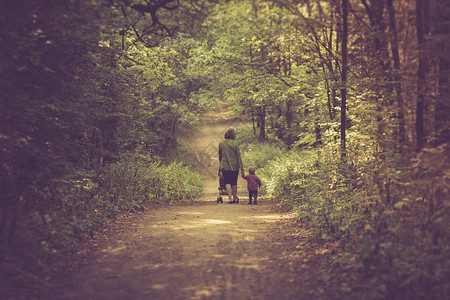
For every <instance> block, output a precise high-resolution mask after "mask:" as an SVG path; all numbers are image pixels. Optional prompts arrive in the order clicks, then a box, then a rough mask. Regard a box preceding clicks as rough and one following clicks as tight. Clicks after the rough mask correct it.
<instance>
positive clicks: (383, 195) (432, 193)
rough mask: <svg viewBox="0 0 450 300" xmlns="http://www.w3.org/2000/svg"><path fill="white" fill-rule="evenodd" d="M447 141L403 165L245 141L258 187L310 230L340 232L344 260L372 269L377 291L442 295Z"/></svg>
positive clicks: (329, 235)
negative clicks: (288, 206) (290, 209)
mask: <svg viewBox="0 0 450 300" xmlns="http://www.w3.org/2000/svg"><path fill="white" fill-rule="evenodd" d="M448 148H449V146H448V145H444V146H441V147H439V148H433V149H424V150H423V151H422V152H421V153H420V154H419V155H418V156H417V157H416V158H415V159H413V161H412V163H411V164H409V166H408V167H404V165H407V164H405V162H404V158H399V157H395V155H386V157H387V158H383V159H381V158H380V157H377V156H375V155H372V156H370V155H369V154H367V153H363V152H360V153H355V152H351V151H349V152H348V154H347V159H346V161H342V160H341V158H340V157H339V156H338V155H337V154H335V153H337V152H336V151H333V150H334V149H332V146H330V145H327V146H325V147H323V148H320V149H310V150H303V151H298V150H291V151H285V150H282V149H278V148H276V147H275V146H274V145H270V144H256V145H249V146H248V147H247V151H246V152H245V153H244V154H243V157H244V162H245V164H249V165H250V164H251V165H255V166H256V167H258V168H259V170H258V175H259V176H260V177H261V179H262V181H263V184H264V185H263V189H264V192H265V193H266V194H267V195H269V196H273V197H277V198H279V199H281V200H282V201H285V202H288V203H289V204H291V205H292V207H293V208H294V210H295V211H296V212H297V213H298V216H299V218H300V219H303V220H308V223H309V224H310V227H311V238H315V239H319V240H323V239H325V240H330V239H332V240H339V241H341V245H343V248H342V253H341V254H343V255H342V261H346V262H347V265H350V266H351V267H352V268H355V269H356V270H358V271H361V272H364V273H366V274H367V275H377V278H379V285H378V288H377V292H378V293H379V295H378V296H379V297H380V298H399V297H402V298H403V297H404V298H405V299H406V298H421V299H441V298H445V296H446V295H448V294H449V292H450V285H449V284H448V278H449V277H450V271H449V270H450V238H449V237H450V229H449V228H450V226H449V225H450V224H449V220H450V209H449V207H450V204H449V200H448V199H450V197H449V191H448V186H450V184H449V179H450V176H449V173H448V172H449V171H448V170H449V165H450V159H449V153H450V151H449V149H448Z"/></svg>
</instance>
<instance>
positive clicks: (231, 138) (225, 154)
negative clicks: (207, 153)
mask: <svg viewBox="0 0 450 300" xmlns="http://www.w3.org/2000/svg"><path fill="white" fill-rule="evenodd" d="M235 140H236V132H235V131H234V129H232V128H230V129H228V130H227V131H226V132H225V140H223V141H222V142H220V143H219V163H220V166H219V169H220V170H221V171H222V174H223V177H224V181H225V187H226V190H227V195H228V198H229V202H228V203H229V204H232V203H239V198H238V196H237V180H238V175H239V170H241V173H244V168H243V164H242V159H241V153H240V151H239V146H238V144H237V143H236V141H235Z"/></svg>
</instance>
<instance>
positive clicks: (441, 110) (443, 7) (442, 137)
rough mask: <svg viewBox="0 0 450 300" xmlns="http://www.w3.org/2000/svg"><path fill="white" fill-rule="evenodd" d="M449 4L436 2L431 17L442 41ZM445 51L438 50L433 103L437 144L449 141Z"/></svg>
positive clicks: (448, 21) (449, 24)
mask: <svg viewBox="0 0 450 300" xmlns="http://www.w3.org/2000/svg"><path fill="white" fill-rule="evenodd" d="M449 9H450V4H449V3H448V1H447V2H445V1H444V2H441V3H438V4H436V7H435V9H434V10H435V14H436V17H435V18H433V19H434V20H435V22H436V26H435V30H434V33H433V36H434V37H435V38H436V39H439V40H440V42H444V41H445V39H447V38H448V33H449V32H450V16H449V15H448V11H449ZM446 54H447V52H445V51H441V52H439V55H440V57H439V73H438V95H437V98H436V104H435V109H434V111H435V115H434V120H435V137H434V145H436V146H438V145H440V144H442V143H445V142H448V141H450V119H449V116H450V101H449V96H450V86H449V82H448V81H449V60H448V59H449V58H448V57H447V56H446Z"/></svg>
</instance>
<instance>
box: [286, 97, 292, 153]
mask: <svg viewBox="0 0 450 300" xmlns="http://www.w3.org/2000/svg"><path fill="white" fill-rule="evenodd" d="M292 117H293V113H292V100H288V101H287V102H286V131H287V132H286V134H287V137H286V138H287V139H286V144H287V145H288V147H289V148H290V147H291V145H292V143H293V140H292V132H291V128H292Z"/></svg>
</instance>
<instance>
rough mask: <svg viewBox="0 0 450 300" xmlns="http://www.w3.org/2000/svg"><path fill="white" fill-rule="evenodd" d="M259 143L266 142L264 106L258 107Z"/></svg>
mask: <svg viewBox="0 0 450 300" xmlns="http://www.w3.org/2000/svg"><path fill="white" fill-rule="evenodd" d="M259 122H260V123H259V141H260V142H263V141H265V140H266V107H265V106H264V105H262V106H260V107H259Z"/></svg>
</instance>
